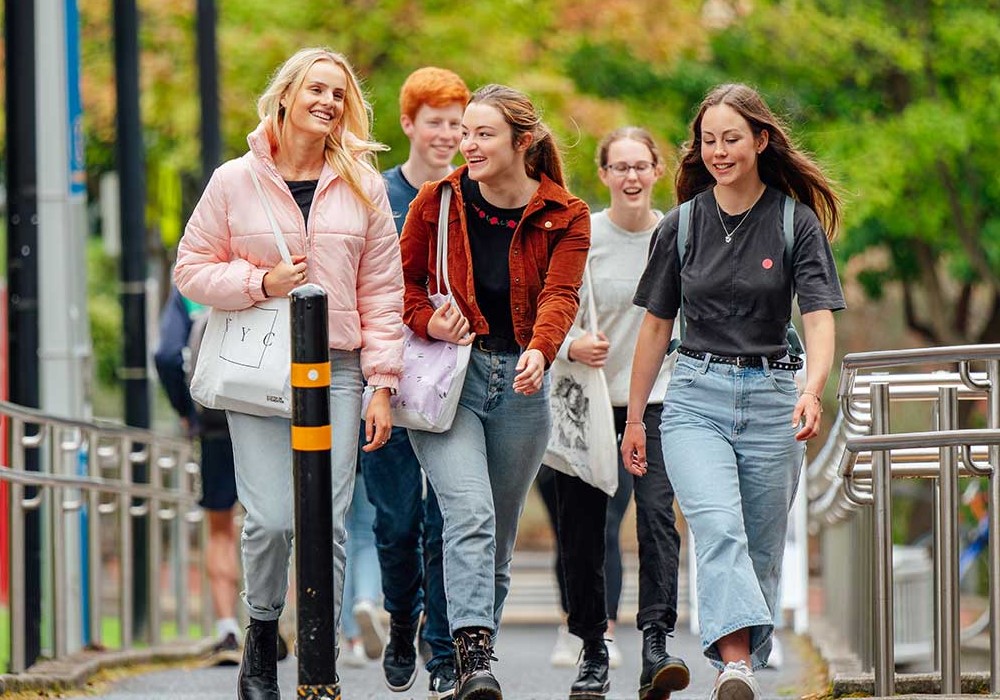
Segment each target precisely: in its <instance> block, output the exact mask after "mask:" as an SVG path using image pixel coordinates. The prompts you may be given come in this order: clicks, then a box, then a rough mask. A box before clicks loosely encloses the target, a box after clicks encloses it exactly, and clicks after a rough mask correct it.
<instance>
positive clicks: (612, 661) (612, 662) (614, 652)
mask: <svg viewBox="0 0 1000 700" xmlns="http://www.w3.org/2000/svg"><path fill="white" fill-rule="evenodd" d="M604 643H605V644H606V645H607V647H608V667H609V668H618V667H619V666H621V665H622V650H621V649H619V648H618V645H617V644H615V640H613V639H605V640H604Z"/></svg>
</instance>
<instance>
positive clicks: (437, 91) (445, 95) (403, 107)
mask: <svg viewBox="0 0 1000 700" xmlns="http://www.w3.org/2000/svg"><path fill="white" fill-rule="evenodd" d="M469 97H471V94H470V93H469V88H468V87H466V85H465V81H464V80H462V79H461V78H460V77H459V76H458V74H457V73H453V72H452V71H450V70H448V69H447V68H436V67H434V66H427V67H425V68H418V69H417V70H415V71H413V72H412V73H410V75H409V77H408V78H407V79H406V82H404V83H403V87H402V88H400V90H399V113H400V114H401V115H403V114H405V115H406V116H407V117H409V118H410V119H416V117H417V110H419V109H420V108H421V107H422V106H423V105H429V106H431V107H445V106H447V105H450V104H460V105H462V107H463V108H464V107H465V106H466V105H467V104H469Z"/></svg>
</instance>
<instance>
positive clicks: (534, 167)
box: [469, 84, 566, 187]
mask: <svg viewBox="0 0 1000 700" xmlns="http://www.w3.org/2000/svg"><path fill="white" fill-rule="evenodd" d="M474 102H482V103H483V104H488V105H490V106H492V107H495V108H496V109H497V111H498V112H500V114H501V115H502V116H503V118H504V121H506V122H507V123H508V124H509V125H510V129H511V145H513V146H514V147H515V148H516V147H517V144H518V142H519V141H520V140H521V137H522V136H523V135H524V134H531V135H532V137H533V138H532V141H531V144H530V145H529V146H528V150H527V152H526V153H525V154H524V167H525V170H526V171H527V173H528V177H530V178H533V179H535V180H539V179H541V174H542V173H545V175H547V176H548V178H549V179H550V180H552V181H553V182H555V183H556V184H558V185H559V186H560V187H565V186H566V181H565V179H564V178H563V170H562V156H560V154H559V147H558V146H557V145H556V140H555V137H554V136H553V135H552V132H551V131H550V130H549V127H547V126H546V125H545V123H544V122H543V121H542V120H541V117H539V115H538V111H537V110H536V109H535V105H533V104H532V103H531V99H530V98H529V97H528V96H527V95H525V94H524V93H523V92H519V91H517V90H515V89H514V88H510V87H507V86H506V85H496V84H490V85H484V86H483V87H481V88H479V89H478V90H476V91H475V92H474V93H472V99H471V100H469V104H472V103H474Z"/></svg>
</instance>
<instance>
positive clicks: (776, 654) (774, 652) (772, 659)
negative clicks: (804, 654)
mask: <svg viewBox="0 0 1000 700" xmlns="http://www.w3.org/2000/svg"><path fill="white" fill-rule="evenodd" d="M784 663H785V651H784V649H782V648H781V640H780V639H778V635H774V636H772V637H771V655H770V656H769V657H768V659H767V668H773V669H775V670H777V669H779V668H781V666H782V664H784Z"/></svg>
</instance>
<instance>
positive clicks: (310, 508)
mask: <svg viewBox="0 0 1000 700" xmlns="http://www.w3.org/2000/svg"><path fill="white" fill-rule="evenodd" d="M291 299H292V305H291V321H292V474H293V479H294V482H295V484H294V485H295V572H296V575H295V580H296V591H297V593H298V604H297V613H296V624H297V625H298V633H297V634H298V636H297V653H298V660H299V684H298V693H297V697H299V698H305V699H307V700H308V699H312V698H315V699H316V700H340V685H339V684H338V683H337V666H336V653H335V650H334V644H335V636H334V635H335V634H336V632H335V630H334V622H333V621H334V619H335V615H334V597H333V518H332V517H331V513H330V511H331V508H330V504H331V502H332V495H331V493H332V485H331V482H330V472H331V465H330V446H331V443H332V439H331V435H330V343H329V329H328V326H327V323H328V320H327V301H326V292H324V291H323V288H322V287H320V286H318V285H315V284H306V285H303V286H301V287H297V288H296V289H294V290H293V291H292V293H291Z"/></svg>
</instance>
